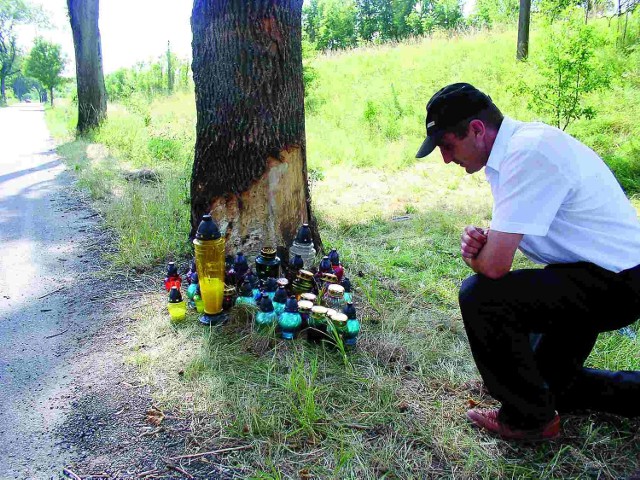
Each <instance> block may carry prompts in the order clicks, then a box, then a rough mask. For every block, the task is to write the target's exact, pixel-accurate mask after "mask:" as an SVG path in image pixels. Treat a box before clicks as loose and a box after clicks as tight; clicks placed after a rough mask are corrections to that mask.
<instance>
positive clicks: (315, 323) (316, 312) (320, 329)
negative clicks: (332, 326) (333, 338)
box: [307, 305, 327, 342]
mask: <svg viewBox="0 0 640 480" xmlns="http://www.w3.org/2000/svg"><path fill="white" fill-rule="evenodd" d="M326 315H327V308H326V307H322V306H320V305H314V306H313V307H311V314H310V315H309V320H308V322H309V328H307V340H309V341H310V342H320V341H321V340H322V339H323V338H324V337H325V336H326V333H327V316H326Z"/></svg>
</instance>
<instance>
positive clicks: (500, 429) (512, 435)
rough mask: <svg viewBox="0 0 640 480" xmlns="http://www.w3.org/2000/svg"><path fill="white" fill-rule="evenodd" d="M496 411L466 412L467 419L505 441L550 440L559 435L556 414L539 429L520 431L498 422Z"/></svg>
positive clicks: (557, 416) (479, 410) (558, 420)
mask: <svg viewBox="0 0 640 480" xmlns="http://www.w3.org/2000/svg"><path fill="white" fill-rule="evenodd" d="M498 411H499V410H498V409H497V408H492V409H473V410H469V411H467V418H468V419H469V420H471V421H472V422H473V423H474V424H475V425H477V426H478V427H481V428H484V429H486V430H489V431H490V432H491V433H495V434H497V435H500V436H501V437H502V438H504V439H505V440H523V441H535V440H551V439H552V438H556V437H557V436H558V435H560V416H559V415H558V414H557V413H556V416H555V417H553V418H552V419H551V420H549V422H547V423H546V424H544V425H542V426H541V427H540V428H535V429H531V430H522V429H517V428H513V427H510V426H509V425H507V424H506V423H504V422H501V421H500V420H498Z"/></svg>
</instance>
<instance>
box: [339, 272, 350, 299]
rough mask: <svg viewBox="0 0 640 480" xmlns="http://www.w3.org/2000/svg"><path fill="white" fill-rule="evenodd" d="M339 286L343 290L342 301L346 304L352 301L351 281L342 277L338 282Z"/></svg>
mask: <svg viewBox="0 0 640 480" xmlns="http://www.w3.org/2000/svg"><path fill="white" fill-rule="evenodd" d="M340 285H342V287H343V288H344V299H345V301H347V302H352V301H353V293H351V280H349V278H347V277H343V278H342V280H341V281H340Z"/></svg>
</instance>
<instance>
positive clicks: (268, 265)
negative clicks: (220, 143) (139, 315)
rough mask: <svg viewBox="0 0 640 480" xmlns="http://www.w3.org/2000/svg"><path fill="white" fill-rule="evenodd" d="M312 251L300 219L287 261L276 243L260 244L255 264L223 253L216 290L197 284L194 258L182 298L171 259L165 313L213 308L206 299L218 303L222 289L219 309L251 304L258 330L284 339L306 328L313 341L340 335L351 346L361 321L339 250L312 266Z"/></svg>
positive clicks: (177, 315) (180, 316) (176, 315)
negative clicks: (221, 282)
mask: <svg viewBox="0 0 640 480" xmlns="http://www.w3.org/2000/svg"><path fill="white" fill-rule="evenodd" d="M196 253H197V252H196ZM315 254H316V252H315V249H314V247H313V242H312V239H311V230H310V228H309V226H308V225H307V224H304V225H303V226H302V227H300V229H299V230H298V234H297V236H296V238H295V240H294V241H293V244H292V246H291V248H290V258H289V262H288V265H287V266H283V265H282V262H281V260H280V258H278V256H277V253H276V249H275V248H270V247H265V248H263V249H262V251H261V252H260V254H259V255H258V256H257V257H256V258H255V270H254V269H253V268H251V267H250V266H249V262H248V260H247V258H246V257H245V256H244V255H243V253H242V252H238V253H237V254H236V255H235V257H234V256H231V255H227V256H226V259H225V262H224V263H225V266H224V286H223V285H220V286H218V288H216V289H215V291H202V290H201V289H202V284H201V283H202V282H200V281H199V278H198V273H197V268H196V262H195V261H194V262H192V264H191V268H190V269H189V271H188V272H187V274H186V282H187V284H188V288H187V298H188V302H185V301H184V300H183V299H182V295H181V293H180V287H181V284H182V278H181V277H180V275H179V274H178V271H177V268H176V266H175V264H174V263H173V262H171V263H169V266H168V268H167V277H166V278H165V282H164V283H165V288H166V289H167V291H169V303H168V309H169V314H170V315H171V318H172V319H173V320H174V321H180V320H182V319H184V318H185V315H186V309H187V303H188V305H189V306H190V307H192V308H195V309H196V310H197V311H198V312H212V311H214V310H212V309H209V310H207V308H206V306H207V300H210V303H212V304H213V303H216V302H217V303H218V304H219V302H220V298H216V297H217V296H218V295H221V296H222V300H221V304H222V310H228V309H230V308H231V307H233V306H234V305H248V306H250V307H251V308H254V309H255V310H256V312H255V317H254V318H255V326H256V328H257V329H258V330H262V331H265V330H271V329H275V331H277V332H278V333H279V335H280V336H281V337H282V338H284V339H293V338H294V337H296V336H300V335H301V334H302V333H305V334H306V337H307V339H308V340H310V341H313V342H318V341H322V340H325V339H326V340H330V341H333V340H335V338H336V336H338V337H340V338H341V339H342V340H343V342H344V344H345V345H348V346H353V345H355V343H356V339H357V337H358V333H359V332H360V322H359V321H358V319H357V314H356V309H355V307H354V305H353V297H352V294H351V282H350V281H349V279H348V278H347V277H346V276H345V270H344V268H343V266H342V264H341V263H340V255H339V254H338V252H337V250H336V249H332V250H331V252H330V253H329V255H327V256H325V257H323V258H322V260H321V261H320V263H319V265H318V266H317V268H314V266H313V264H312V262H313V260H314V259H315Z"/></svg>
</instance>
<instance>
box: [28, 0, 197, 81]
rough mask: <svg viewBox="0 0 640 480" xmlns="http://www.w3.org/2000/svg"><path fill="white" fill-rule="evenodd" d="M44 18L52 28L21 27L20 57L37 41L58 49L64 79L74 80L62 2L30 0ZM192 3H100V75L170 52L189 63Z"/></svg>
mask: <svg viewBox="0 0 640 480" xmlns="http://www.w3.org/2000/svg"><path fill="white" fill-rule="evenodd" d="M31 3H33V4H38V5H41V6H42V8H43V9H44V10H45V11H46V12H47V16H48V17H49V19H50V21H51V23H52V24H53V26H54V27H55V28H52V29H47V30H45V29H35V28H33V27H22V28H21V30H20V31H19V32H18V39H19V42H20V44H21V46H22V48H23V49H24V50H25V51H28V50H29V49H30V48H31V45H32V43H33V38H34V37H35V36H36V35H41V36H43V37H44V38H46V39H47V40H49V41H54V42H56V43H59V44H61V45H62V50H63V52H64V53H65V55H66V56H67V59H68V64H67V69H66V71H65V74H66V75H73V74H75V72H74V70H75V66H74V63H73V58H74V53H73V37H72V35H71V27H70V25H69V19H68V17H67V1H66V0H31ZM192 7H193V0H101V1H100V19H99V27H100V36H101V39H102V62H103V69H104V72H105V73H111V72H113V71H115V70H117V69H118V68H121V67H130V66H132V65H134V64H135V63H136V62H138V61H146V60H149V59H156V58H157V57H158V56H160V55H162V54H164V53H165V52H166V51H167V41H170V42H171V50H172V51H173V52H174V53H175V54H176V55H178V56H179V57H183V58H186V57H189V58H190V57H191V24H190V18H191V8H192Z"/></svg>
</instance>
